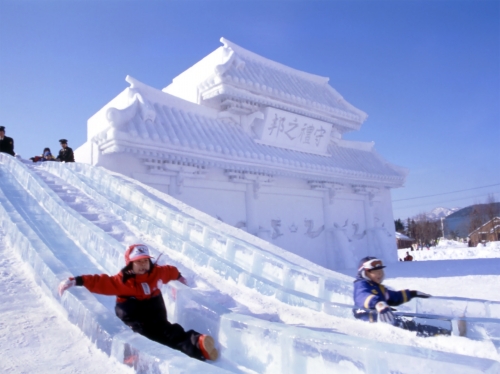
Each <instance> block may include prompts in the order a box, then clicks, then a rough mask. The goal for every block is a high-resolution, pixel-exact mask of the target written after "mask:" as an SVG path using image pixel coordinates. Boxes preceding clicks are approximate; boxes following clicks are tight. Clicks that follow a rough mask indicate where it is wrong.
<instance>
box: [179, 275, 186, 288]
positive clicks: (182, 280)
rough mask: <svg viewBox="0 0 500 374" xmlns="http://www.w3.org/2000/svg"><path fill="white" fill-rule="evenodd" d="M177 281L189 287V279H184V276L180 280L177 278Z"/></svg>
mask: <svg viewBox="0 0 500 374" xmlns="http://www.w3.org/2000/svg"><path fill="white" fill-rule="evenodd" d="M177 280H178V281H179V282H181V283H182V284H184V285H186V286H187V285H188V281H187V279H186V278H184V277H183V276H182V275H181V276H180V277H179V278H177Z"/></svg>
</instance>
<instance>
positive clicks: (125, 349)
mask: <svg viewBox="0 0 500 374" xmlns="http://www.w3.org/2000/svg"><path fill="white" fill-rule="evenodd" d="M0 202H1V204H0V215H1V222H0V223H1V225H2V229H3V231H4V232H5V240H6V243H7V244H8V245H10V246H12V247H13V248H15V249H16V251H17V252H18V253H19V254H20V256H21V257H22V258H23V259H24V261H26V262H27V263H29V264H30V265H31V267H32V268H33V271H34V273H35V276H36V278H37V282H38V284H39V285H40V287H41V288H42V289H43V290H44V292H45V293H46V294H47V295H48V296H49V297H51V298H54V299H55V300H57V301H58V302H59V303H60V305H61V308H62V309H63V310H64V311H65V313H66V314H67V316H68V318H69V320H71V321H72V322H73V323H75V324H76V325H78V326H79V327H80V328H81V330H82V331H83V332H84V333H85V334H86V335H87V336H88V337H89V338H90V339H91V340H92V341H93V342H95V344H96V345H97V346H98V347H99V348H100V349H102V350H103V351H104V352H106V353H107V354H109V355H112V356H114V357H116V358H117V359H118V360H120V361H123V359H124V355H125V354H128V353H130V352H133V353H135V355H136V356H137V357H138V359H137V360H136V361H135V363H134V367H135V369H136V371H137V372H141V373H147V372H151V373H176V372H194V371H195V370H203V372H206V373H211V372H214V373H216V372H217V373H218V372H244V373H248V372H250V373H251V372H255V373H280V372H281V373H305V372H312V371H315V372H332V371H333V372H335V371H338V372H347V373H351V372H352V373H387V372H399V373H413V372H415V373H416V372H422V370H426V371H429V372H437V371H438V370H445V369H448V370H449V369H451V370H454V369H455V371H456V372H461V373H488V372H491V373H493V372H499V371H500V366H499V363H498V362H496V361H494V360H490V359H483V358H477V357H470V356H465V355H459V354H455V353H447V352H441V351H438V350H432V349H428V348H421V347H415V346H406V345H398V344H391V343H387V342H380V341H377V340H373V339H364V338H360V337H359V336H353V335H349V334H346V333H345V331H336V330H335V329H318V328H308V327H307V326H308V323H307V321H301V322H300V323H294V324H290V323H286V321H285V322H284V321H283V319H284V318H283V316H282V315H281V314H280V313H279V312H276V309H277V310H286V308H288V307H290V308H297V307H300V308H304V309H306V310H309V311H310V313H320V314H325V315H329V316H332V318H341V319H342V320H343V321H344V320H345V321H346V323H356V322H357V321H352V322H351V321H350V319H352V317H351V315H350V307H349V305H348V304H349V302H350V295H351V293H352V279H350V278H349V277H346V276H343V275H340V274H338V273H335V272H332V271H329V270H326V269H323V268H321V267H319V266H316V265H314V264H311V263H309V262H307V261H305V260H303V259H301V258H299V257H297V256H294V255H292V254H290V253H288V252H285V251H283V250H281V249H279V248H276V247H274V246H272V245H270V244H269V243H266V242H263V241H260V240H259V239H257V238H254V237H253V236H250V235H248V234H247V233H245V232H242V231H240V230H237V229H235V228H233V227H230V226H227V225H225V224H224V223H222V222H219V221H217V220H214V219H213V218H211V217H209V216H207V215H204V214H203V213H201V212H198V211H196V210H195V209H193V208H191V207H187V206H185V205H184V204H182V203H180V202H178V201H176V200H175V199H173V198H171V197H170V196H167V195H164V194H161V193H159V192H156V191H155V190H152V189H150V188H148V187H146V186H144V185H142V184H140V183H137V182H135V181H133V180H130V179H127V178H125V177H123V176H120V175H116V174H113V173H110V172H108V171H106V170H104V169H102V168H95V167H91V166H88V165H83V164H60V163H53V162H46V163H43V164H42V165H36V164H35V165H33V164H28V163H25V162H23V161H21V160H18V159H16V158H13V157H11V156H8V155H5V154H0ZM130 240H141V241H142V242H145V243H146V244H148V246H150V247H151V248H152V250H153V251H154V252H155V253H156V255H157V256H158V257H159V260H160V262H162V261H163V262H168V263H172V264H174V265H176V266H178V267H179V269H181V271H182V273H183V274H184V275H187V277H188V278H192V279H193V284H192V285H191V286H192V287H186V286H184V285H182V284H179V283H178V282H171V283H169V284H167V285H164V286H163V289H162V291H163V294H164V296H165V300H166V304H167V310H168V312H169V319H170V320H171V321H173V322H178V323H180V324H182V325H183V326H184V327H186V328H188V329H189V328H194V329H196V330H198V331H200V332H202V333H210V334H211V335H213V336H214V337H215V338H216V340H217V341H218V342H219V348H220V351H221V358H220V359H219V360H218V361H216V362H215V363H204V362H200V361H196V360H193V359H190V358H188V357H187V356H185V355H183V354H182V353H179V352H177V351H175V350H172V349H169V348H168V347H165V346H161V345H159V344H156V343H154V342H151V341H149V340H148V339H146V338H144V337H142V336H140V335H138V334H134V333H132V332H131V331H130V330H129V329H128V328H127V327H126V326H124V325H123V323H122V322H121V321H120V320H119V319H118V318H117V317H116V316H115V315H114V298H111V297H104V296H99V295H93V294H91V293H89V292H88V291H87V290H86V289H84V288H83V287H82V288H73V289H71V290H70V291H69V292H66V293H65V294H64V296H63V298H59V296H58V295H57V292H56V290H57V285H58V283H59V282H60V281H61V280H62V279H64V278H66V277H67V276H69V275H78V274H86V273H101V272H106V273H115V272H117V271H118V270H119V269H120V268H121V267H122V266H123V251H124V249H125V247H126V245H128V244H130ZM160 254H161V255H162V256H160ZM221 289H224V290H235V289H241V290H243V291H242V292H247V293H248V294H258V295H260V296H261V297H262V298H263V300H267V299H269V300H272V302H273V303H271V306H270V307H269V309H268V310H267V313H260V314H259V313H255V312H252V308H251V306H250V305H247V301H246V299H245V297H243V298H237V297H235V296H234V295H235V294H236V292H227V293H224V292H222V291H221ZM457 302H458V301H457ZM463 302H469V301H463ZM495 308H496V306H495V305H493V306H492V305H488V313H489V315H488V316H486V317H485V318H484V319H485V320H486V321H483V322H485V323H493V322H494V318H491V317H492V316H493V317H496V309H495ZM492 311H493V312H492ZM316 315H319V314H316ZM471 318H473V317H471Z"/></svg>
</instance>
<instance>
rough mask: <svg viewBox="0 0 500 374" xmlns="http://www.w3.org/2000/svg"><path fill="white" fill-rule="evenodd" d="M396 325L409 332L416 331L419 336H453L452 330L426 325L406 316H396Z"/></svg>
mask: <svg viewBox="0 0 500 374" xmlns="http://www.w3.org/2000/svg"><path fill="white" fill-rule="evenodd" d="M394 321H395V324H394V326H397V327H400V328H402V329H404V330H408V331H416V333H417V336H422V337H426V336H436V335H451V330H447V329H444V328H441V327H437V326H432V325H424V324H421V323H417V322H415V320H414V319H413V317H406V316H398V315H395V316H394Z"/></svg>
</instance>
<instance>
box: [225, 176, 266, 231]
mask: <svg viewBox="0 0 500 374" xmlns="http://www.w3.org/2000/svg"><path fill="white" fill-rule="evenodd" d="M224 174H225V175H226V176H227V177H229V180H230V181H231V182H233V183H243V184H245V185H246V188H245V211H246V218H245V219H246V221H245V224H246V228H247V232H249V233H250V234H252V235H256V236H259V237H261V235H260V234H259V232H264V231H266V230H263V229H261V228H260V226H259V218H258V212H257V199H258V198H259V190H260V187H261V186H263V185H266V186H270V185H272V183H273V177H272V176H270V175H263V174H253V173H248V172H244V171H233V170H226V171H225V172H224ZM267 231H268V230H267ZM267 231H266V232H267Z"/></svg>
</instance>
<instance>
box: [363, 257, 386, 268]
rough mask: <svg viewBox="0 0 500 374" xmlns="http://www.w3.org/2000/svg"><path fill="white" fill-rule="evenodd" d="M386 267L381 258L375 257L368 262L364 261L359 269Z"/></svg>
mask: <svg viewBox="0 0 500 374" xmlns="http://www.w3.org/2000/svg"><path fill="white" fill-rule="evenodd" d="M383 268H385V265H384V263H383V262H382V260H379V259H378V258H373V259H371V260H368V261H366V262H363V265H361V267H360V268H359V270H363V269H364V270H378V269H383Z"/></svg>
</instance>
